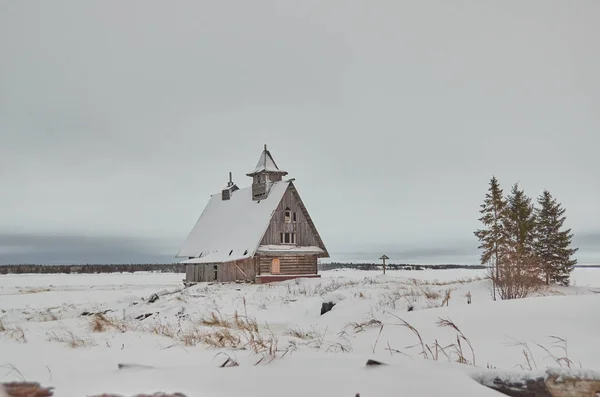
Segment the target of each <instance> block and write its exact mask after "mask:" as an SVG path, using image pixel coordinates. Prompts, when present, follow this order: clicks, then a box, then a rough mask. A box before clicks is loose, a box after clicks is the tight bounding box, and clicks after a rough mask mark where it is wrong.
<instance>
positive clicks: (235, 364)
mask: <svg viewBox="0 0 600 397" xmlns="http://www.w3.org/2000/svg"><path fill="white" fill-rule="evenodd" d="M219 355H223V356H225V357H226V359H225V361H224V362H223V363H222V364H221V365H219V367H221V368H226V367H239V365H240V364H239V363H238V362H237V360H235V359H233V358H231V356H230V355H229V354H227V353H223V352H220V353H217V355H216V356H215V357H217V356H219Z"/></svg>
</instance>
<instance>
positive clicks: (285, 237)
mask: <svg viewBox="0 0 600 397" xmlns="http://www.w3.org/2000/svg"><path fill="white" fill-rule="evenodd" d="M280 237H281V244H296V233H281V234H280Z"/></svg>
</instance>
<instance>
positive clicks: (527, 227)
mask: <svg viewBox="0 0 600 397" xmlns="http://www.w3.org/2000/svg"><path fill="white" fill-rule="evenodd" d="M505 215H506V216H505V217H504V218H503V221H504V228H505V232H506V235H507V240H508V241H507V245H508V247H509V250H510V251H511V252H512V254H513V255H514V257H515V258H520V259H525V258H527V259H531V258H532V257H534V256H535V253H536V251H535V246H534V244H535V231H536V222H535V212H534V206H533V203H532V201H531V198H529V197H527V195H526V194H525V192H524V191H523V190H521V189H519V184H518V183H515V184H514V185H513V187H512V190H511V192H510V195H509V196H508V198H507V204H506V211H505ZM520 259H519V260H520Z"/></svg>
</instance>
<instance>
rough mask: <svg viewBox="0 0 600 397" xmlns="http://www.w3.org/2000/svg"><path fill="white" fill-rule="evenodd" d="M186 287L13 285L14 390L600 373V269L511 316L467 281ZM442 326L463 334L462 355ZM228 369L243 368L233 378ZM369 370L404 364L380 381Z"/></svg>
mask: <svg viewBox="0 0 600 397" xmlns="http://www.w3.org/2000/svg"><path fill="white" fill-rule="evenodd" d="M183 277H184V275H183V274H161V273H136V274H94V275H3V276H0V321H1V322H2V324H3V326H4V328H5V329H6V330H5V331H3V332H0V382H6V381H11V380H19V379H27V380H32V381H38V382H41V383H42V384H43V385H44V386H54V387H55V388H56V394H57V395H60V396H82V395H93V394H100V393H103V392H116V393H120V394H123V395H132V394H134V393H140V392H155V391H169V392H182V393H185V394H186V395H188V396H190V397H191V396H237V395H240V396H241V395H256V394H258V393H260V394H261V395H263V396H281V395H286V396H296V395H297V396H300V395H302V396H306V395H328V396H354V395H355V394H356V393H360V394H361V396H362V397H365V396H392V395H393V396H397V395H414V396H429V395H442V394H443V395H445V396H450V397H453V396H470V395H477V396H486V395H490V396H492V395H497V393H495V392H493V391H491V390H488V389H486V388H484V387H482V386H480V385H479V384H477V383H476V382H475V381H473V379H472V378H471V377H470V376H468V375H469V374H471V375H473V374H479V373H480V372H483V373H485V372H486V371H487V369H486V368H488V367H495V368H499V369H503V370H510V371H522V370H523V369H533V370H540V371H543V370H544V369H545V368H546V367H547V366H559V364H562V365H564V361H561V362H559V363H557V362H556V361H554V360H553V358H552V356H551V355H554V356H555V357H563V356H565V355H568V357H569V358H570V359H571V360H572V361H573V365H572V366H573V367H574V368H579V367H580V366H582V367H583V368H586V369H591V370H599V369H600V344H598V343H596V338H597V330H598V329H599V328H600V318H599V317H598V316H597V313H598V312H599V311H600V296H599V295H597V294H595V293H594V291H600V269H576V270H575V271H574V273H573V277H572V279H573V286H571V287H568V288H561V287H553V288H552V289H551V290H547V291H544V292H543V294H541V296H537V297H532V298H527V299H522V300H514V301H497V302H493V301H492V299H491V296H490V292H489V282H488V281H487V280H485V279H483V272H482V271H480V270H468V269H460V270H422V271H406V270H400V271H388V272H387V274H386V275H383V274H381V272H373V271H355V270H337V271H327V272H323V273H322V278H321V279H300V280H290V281H286V282H281V283H274V284H267V285H252V284H213V285H209V284H199V285H196V286H192V287H189V288H185V289H184V288H183V285H182V278H183ZM155 293H156V294H157V295H158V296H159V298H158V300H156V301H153V302H152V303H150V300H149V298H150V297H151V296H152V295H153V294H155ZM467 294H470V296H471V304H467ZM329 301H331V302H335V303H336V305H335V306H334V307H333V309H332V310H331V311H330V312H328V313H326V314H324V315H322V316H321V315H320V310H321V304H322V303H323V302H329ZM84 312H88V313H97V312H103V313H105V317H102V318H100V317H98V316H94V315H91V316H90V315H82V314H83V313H84ZM236 313H237V315H238V317H237V318H236V316H235V315H236ZM105 318H106V319H105ZM440 319H444V320H449V321H451V322H452V323H453V324H455V325H456V326H457V327H458V328H459V330H460V332H462V334H463V335H464V338H463V339H460V342H461V343H460V346H459V345H458V343H457V335H460V334H458V331H457V330H455V329H453V328H452V327H450V326H449V325H450V324H449V323H445V326H444V324H441V323H439V321H440ZM99 322H100V324H98V323H99ZM215 322H216V323H218V324H214V323H215ZM93 325H97V326H100V328H102V329H100V330H99V329H97V330H96V331H101V332H94V330H93V329H92V326H93ZM409 325H410V327H413V328H412V329H411V328H410V327H409ZM0 329H2V326H0ZM419 337H420V338H421V340H422V344H421V342H420V339H419ZM552 337H556V338H564V340H563V341H561V340H559V339H556V338H552ZM469 343H470V344H471V346H472V350H471V348H470V347H469ZM538 344H539V345H538ZM215 345H220V346H225V347H215ZM242 348H244V350H242ZM564 348H566V349H567V350H566V353H565V351H564ZM423 349H424V352H423ZM545 349H547V351H546V350H545ZM524 351H525V352H526V354H527V357H529V360H527V357H526V355H525V354H524ZM446 355H447V356H448V358H446ZM228 357H230V358H231V360H232V361H234V362H236V363H237V364H238V366H234V367H225V368H221V367H220V365H222V364H223V363H225V361H226V360H227V358H228ZM460 357H462V359H463V360H466V361H467V363H468V365H463V364H458V363H457V361H459V358H460ZM368 359H378V360H380V361H383V362H385V363H387V364H390V365H388V366H379V367H366V366H365V363H366V361H367V360H368ZM119 363H129V364H137V365H143V366H146V367H136V366H133V367H126V368H122V369H118V364H119ZM257 363H258V364H257ZM472 364H474V365H472ZM232 380H233V381H232Z"/></svg>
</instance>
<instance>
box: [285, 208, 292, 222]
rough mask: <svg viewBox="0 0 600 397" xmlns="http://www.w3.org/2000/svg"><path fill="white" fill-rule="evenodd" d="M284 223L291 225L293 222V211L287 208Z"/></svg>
mask: <svg viewBox="0 0 600 397" xmlns="http://www.w3.org/2000/svg"><path fill="white" fill-rule="evenodd" d="M283 221H284V222H285V223H290V222H291V221H292V211H290V209H289V208H286V209H285V211H284V212H283Z"/></svg>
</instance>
